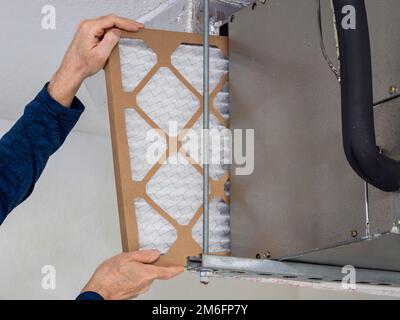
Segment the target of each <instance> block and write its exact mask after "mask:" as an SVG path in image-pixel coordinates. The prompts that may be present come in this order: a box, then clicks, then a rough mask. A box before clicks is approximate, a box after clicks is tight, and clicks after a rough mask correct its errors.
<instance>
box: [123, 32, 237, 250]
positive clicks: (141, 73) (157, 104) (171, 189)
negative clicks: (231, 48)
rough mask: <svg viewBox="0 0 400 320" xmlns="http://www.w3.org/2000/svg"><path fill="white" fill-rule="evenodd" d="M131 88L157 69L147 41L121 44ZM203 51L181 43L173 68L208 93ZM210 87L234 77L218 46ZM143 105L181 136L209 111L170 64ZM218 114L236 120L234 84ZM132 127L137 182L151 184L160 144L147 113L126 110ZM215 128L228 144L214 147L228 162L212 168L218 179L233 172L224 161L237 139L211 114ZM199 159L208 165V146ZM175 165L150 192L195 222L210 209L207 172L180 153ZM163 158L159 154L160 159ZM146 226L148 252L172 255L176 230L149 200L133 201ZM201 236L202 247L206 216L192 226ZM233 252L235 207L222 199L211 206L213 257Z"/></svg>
mask: <svg viewBox="0 0 400 320" xmlns="http://www.w3.org/2000/svg"><path fill="white" fill-rule="evenodd" d="M119 49H120V58H121V73H122V83H123V89H124V90H125V91H132V90H134V88H135V87H136V86H137V85H138V84H139V83H140V82H141V81H142V80H143V78H144V77H145V76H146V74H148V72H149V71H150V70H151V69H152V68H153V67H154V66H155V65H156V63H157V56H156V54H155V53H154V52H152V50H151V49H150V48H149V47H148V46H147V45H146V44H145V43H144V42H143V41H142V40H134V39H123V40H121V42H120V45H119ZM202 54H203V49H202V47H201V46H192V45H181V46H180V47H179V48H178V49H177V50H176V52H175V53H174V54H173V55H172V57H171V62H172V64H173V65H174V66H175V67H176V68H177V70H178V71H179V72H180V73H181V74H182V75H183V76H184V77H185V79H187V80H188V81H189V82H190V83H191V84H192V85H193V87H194V88H195V89H196V90H198V91H199V93H201V92H202V86H203V69H202V66H203V63H202V60H203V56H202ZM210 71H211V72H210V88H211V90H213V89H214V88H215V87H216V86H217V85H218V83H219V82H220V81H221V79H222V77H223V76H224V75H225V74H227V72H228V59H227V58H226V57H225V56H224V55H223V54H222V53H221V51H220V50H219V49H217V48H211V52H210ZM137 105H138V107H139V108H140V109H141V110H143V112H144V113H145V114H146V115H147V116H149V117H150V118H151V120H152V121H153V122H154V124H156V125H157V126H158V127H159V128H160V129H162V130H163V131H164V132H165V133H166V134H167V135H170V136H175V137H176V136H177V133H179V132H181V130H182V129H183V128H184V127H185V126H186V125H187V123H188V122H189V121H190V120H191V119H192V118H193V116H194V115H195V113H196V111H198V110H199V108H201V106H200V101H199V100H198V98H197V97H196V96H195V95H194V94H193V93H192V92H191V91H190V90H189V89H188V88H187V87H186V86H185V85H184V84H183V83H182V82H181V81H180V80H179V79H178V78H177V77H176V76H175V74H174V73H173V72H172V71H171V70H170V69H169V68H166V67H162V68H159V69H158V70H157V72H156V73H155V75H154V76H153V77H152V78H151V79H150V80H149V81H148V82H147V83H146V85H145V86H144V88H143V90H142V91H141V92H139V94H138V95H137ZM214 105H215V109H216V110H217V111H218V112H219V113H220V114H221V115H222V117H223V118H224V119H226V120H228V119H229V86H228V85H225V86H224V88H223V90H222V91H221V92H220V93H219V94H218V95H217V96H216V98H215V101H214ZM125 117H126V129H127V137H128V143H129V150H130V159H131V172H132V179H133V180H134V181H141V180H143V179H144V178H145V177H146V175H147V174H148V172H149V170H150V169H151V168H152V167H153V166H154V165H155V164H156V162H157V161H156V160H154V157H153V161H149V157H147V156H146V155H147V152H148V151H149V148H150V147H151V146H152V144H153V143H154V139H155V138H154V135H153V138H152V140H150V139H149V136H148V132H149V130H152V126H151V125H150V124H149V123H148V122H147V121H145V119H143V118H142V117H141V116H140V114H139V113H138V112H137V111H136V110H135V109H133V108H132V106H126V111H125ZM171 121H172V122H175V123H176V127H177V130H178V131H177V132H175V133H173V132H170V122H171ZM202 121H203V120H202V117H200V118H198V119H197V120H196V122H195V124H194V125H193V127H192V129H193V130H194V132H196V133H198V135H199V136H200V133H201V128H202ZM210 126H211V128H212V129H216V130H218V131H219V132H221V133H222V134H221V136H222V141H221V143H220V147H219V148H216V149H215V150H214V148H213V149H211V157H214V156H216V155H217V154H218V155H219V156H220V157H219V158H221V161H220V162H219V163H217V164H212V165H211V178H212V179H214V180H219V179H221V178H222V177H223V176H224V174H225V172H226V170H227V169H228V167H226V165H224V163H223V160H224V159H227V158H228V157H229V155H230V152H231V150H230V144H229V136H228V135H227V134H224V132H225V133H226V130H227V129H226V128H225V127H224V125H223V123H221V122H220V120H218V118H217V117H215V116H214V115H211V123H210ZM157 141H158V142H159V143H160V148H159V149H158V156H159V157H160V158H161V156H162V155H163V154H164V153H165V151H166V150H167V142H166V141H165V136H164V135H163V134H159V135H158V136H157ZM192 142H193V141H190V139H186V140H185V139H184V140H183V142H182V147H183V149H185V150H186V148H188V149H189V150H194V149H193V147H192V148H190V144H191V143H192ZM195 149H196V154H197V156H196V155H195V154H192V153H191V152H189V151H188V154H189V155H190V156H191V157H192V158H193V159H194V160H195V161H196V162H197V163H199V164H200V160H201V141H200V140H199V141H197V144H196V148H195ZM172 157H174V158H175V159H174V161H171V159H169V160H168V161H167V162H166V163H163V164H162V165H161V167H160V168H159V169H158V170H157V171H156V172H155V174H154V175H153V176H152V178H151V179H150V181H149V182H148V183H147V185H146V193H147V195H148V196H149V197H150V198H151V199H152V200H153V201H154V202H155V203H156V204H157V205H158V206H159V207H160V208H161V209H162V210H163V211H165V212H166V213H167V214H168V215H170V216H171V217H172V218H173V219H174V220H175V221H176V222H178V223H179V224H181V225H187V224H189V223H190V222H191V221H192V219H193V217H194V215H195V214H196V212H197V211H198V210H199V208H201V206H202V192H203V191H202V190H203V188H202V175H201V173H200V172H199V171H198V170H196V168H195V167H194V166H193V165H192V164H191V163H189V162H188V161H187V160H186V158H185V157H183V156H181V155H180V154H176V153H175V154H174V155H173V156H172ZM156 158H157V157H156ZM132 205H134V207H135V213H136V218H137V224H138V232H139V244H140V247H141V248H157V249H159V250H160V251H161V252H162V253H166V252H167V251H168V249H169V248H170V246H171V245H172V244H173V243H174V242H175V240H176V239H177V232H176V230H175V228H174V227H173V226H172V225H171V224H170V223H169V222H168V221H166V220H165V219H164V218H163V217H162V216H161V215H160V214H159V213H158V212H157V211H156V210H154V209H153V208H152V207H151V206H150V205H149V204H148V203H147V202H146V201H145V200H144V199H141V198H140V199H136V200H135V203H134V204H132ZM192 235H193V239H194V240H195V241H196V242H197V243H198V244H199V245H202V235H203V231H202V217H200V219H199V220H198V221H197V222H196V223H195V225H194V227H193V229H192ZM229 250H230V225H229V207H228V205H227V204H226V203H225V202H224V201H223V200H222V199H218V198H214V199H213V200H212V201H211V203H210V252H227V251H229Z"/></svg>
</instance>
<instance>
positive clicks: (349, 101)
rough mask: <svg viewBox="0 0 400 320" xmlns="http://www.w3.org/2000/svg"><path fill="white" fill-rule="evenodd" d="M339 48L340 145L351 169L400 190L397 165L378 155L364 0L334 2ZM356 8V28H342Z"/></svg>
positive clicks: (373, 182) (386, 187) (370, 180)
mask: <svg viewBox="0 0 400 320" xmlns="http://www.w3.org/2000/svg"><path fill="white" fill-rule="evenodd" d="M333 4H334V10H335V16H336V25H337V31H338V37H339V47H340V74H341V87H342V127H343V128H342V130H343V145H344V150H345V153H346V157H347V160H348V161H349V163H350V165H351V167H352V168H353V170H354V171H355V172H356V173H357V174H358V175H359V176H360V177H361V178H362V179H364V180H365V181H366V182H368V183H370V184H371V185H373V186H375V187H377V188H379V189H381V190H383V191H388V192H389V191H398V190H399V189H400V163H399V162H397V161H395V160H393V159H390V158H388V157H386V156H384V155H383V154H381V153H380V152H379V150H378V148H377V146H376V139H375V127H374V113H373V89H372V67H371V46H370V39H369V30H368V19H367V12H366V8H365V3H364V0H333ZM347 5H350V6H353V7H354V9H355V13H356V15H355V18H356V28H355V29H344V28H343V27H342V20H343V19H344V18H345V17H346V14H348V12H347V11H346V10H344V12H342V10H343V7H344V6H347Z"/></svg>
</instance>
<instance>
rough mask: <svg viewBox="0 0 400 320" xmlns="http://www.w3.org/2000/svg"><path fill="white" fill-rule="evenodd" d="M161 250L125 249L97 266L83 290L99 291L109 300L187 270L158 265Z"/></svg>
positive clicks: (129, 296) (130, 294)
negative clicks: (129, 250) (128, 250)
mask: <svg viewBox="0 0 400 320" xmlns="http://www.w3.org/2000/svg"><path fill="white" fill-rule="evenodd" d="M159 257H160V252H159V251H157V250H144V251H137V252H129V253H122V254H120V255H118V256H115V257H113V258H111V259H110V260H107V261H106V262H104V263H103V264H101V265H100V267H98V268H97V270H96V272H95V273H94V275H93V277H92V279H90V281H89V283H88V284H87V285H86V286H85V287H84V288H83V290H82V292H88V291H92V292H97V293H98V294H100V295H101V296H102V297H103V298H104V299H106V300H127V299H132V298H135V297H137V296H138V295H140V294H143V293H145V292H147V291H148V290H149V287H150V285H151V283H152V282H153V281H154V280H156V279H160V280H168V279H171V278H173V277H175V276H177V275H179V274H180V273H182V272H183V271H184V268H183V267H179V266H177V267H156V266H154V265H152V264H151V263H153V262H155V261H156V260H157V259H158V258H159Z"/></svg>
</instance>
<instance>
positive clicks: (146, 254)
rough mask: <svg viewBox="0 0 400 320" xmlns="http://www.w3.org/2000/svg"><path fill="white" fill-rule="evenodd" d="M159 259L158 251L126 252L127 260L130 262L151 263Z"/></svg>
mask: <svg viewBox="0 0 400 320" xmlns="http://www.w3.org/2000/svg"><path fill="white" fill-rule="evenodd" d="M159 257H160V251H158V250H142V251H135V252H128V253H127V258H128V259H129V260H132V261H136V262H141V263H153V262H155V261H156V260H157V259H158V258H159Z"/></svg>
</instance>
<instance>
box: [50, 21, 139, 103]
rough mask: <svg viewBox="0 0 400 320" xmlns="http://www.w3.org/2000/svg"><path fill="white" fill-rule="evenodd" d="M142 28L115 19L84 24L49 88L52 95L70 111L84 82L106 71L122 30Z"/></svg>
mask: <svg viewBox="0 0 400 320" xmlns="http://www.w3.org/2000/svg"><path fill="white" fill-rule="evenodd" d="M143 27H144V26H143V24H141V23H138V22H135V21H133V20H128V19H125V18H121V17H117V16H115V15H109V16H106V17H101V18H98V19H95V20H84V21H82V22H81V23H80V25H79V27H78V31H77V32H76V35H75V37H74V39H73V41H72V43H71V45H70V47H69V49H68V51H67V53H66V55H65V57H64V60H63V62H62V64H61V67H60V68H59V70H58V71H57V72H56V74H55V75H54V77H53V79H52V80H51V82H50V84H49V87H48V90H49V94H50V95H51V96H52V97H53V98H54V99H55V100H56V101H58V102H59V103H60V104H62V105H63V106H66V107H69V106H70V105H71V103H72V100H73V98H74V96H75V95H76V93H77V92H78V90H79V87H80V86H81V84H82V82H83V81H84V80H85V79H86V78H87V77H90V76H92V75H94V74H95V73H97V72H98V71H100V70H101V69H102V68H103V67H104V65H105V63H106V61H107V59H108V58H109V56H110V54H111V51H112V50H113V48H114V47H115V45H116V44H117V43H118V41H119V39H120V37H121V30H126V31H138V30H139V29H142V28H143Z"/></svg>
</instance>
